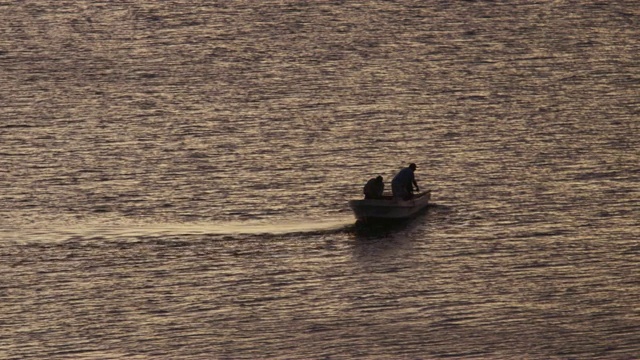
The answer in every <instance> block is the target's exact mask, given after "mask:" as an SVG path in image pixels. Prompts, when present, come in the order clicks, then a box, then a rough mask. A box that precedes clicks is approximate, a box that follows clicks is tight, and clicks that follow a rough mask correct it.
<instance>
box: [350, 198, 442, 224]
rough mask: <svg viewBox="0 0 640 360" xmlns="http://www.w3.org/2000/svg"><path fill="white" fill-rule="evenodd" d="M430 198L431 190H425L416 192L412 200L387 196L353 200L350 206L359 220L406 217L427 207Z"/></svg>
mask: <svg viewBox="0 0 640 360" xmlns="http://www.w3.org/2000/svg"><path fill="white" fill-rule="evenodd" d="M430 199H431V192H430V191H425V192H422V193H419V194H416V195H415V196H414V197H413V199H411V200H400V199H394V198H392V197H391V196H385V197H384V198H383V199H364V200H351V201H349V206H350V207H351V209H352V210H353V213H354V215H355V217H356V219H358V220H364V221H366V220H370V219H405V218H409V217H411V216H413V215H415V214H416V213H418V212H419V211H420V210H422V209H424V208H425V207H427V205H429V200H430Z"/></svg>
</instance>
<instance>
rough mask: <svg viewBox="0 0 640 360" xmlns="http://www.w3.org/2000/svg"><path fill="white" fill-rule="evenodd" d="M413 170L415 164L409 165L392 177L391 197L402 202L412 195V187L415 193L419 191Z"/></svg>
mask: <svg viewBox="0 0 640 360" xmlns="http://www.w3.org/2000/svg"><path fill="white" fill-rule="evenodd" d="M415 170H416V164H414V163H411V164H410V165H409V166H408V167H406V168H404V169H402V170H400V172H398V174H396V176H394V177H393V180H391V190H392V191H393V197H395V198H400V199H404V200H407V199H410V198H411V197H412V195H413V185H415V187H416V191H419V190H420V189H419V188H418V183H417V182H416V179H415V175H414V172H415Z"/></svg>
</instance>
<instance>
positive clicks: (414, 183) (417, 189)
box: [413, 178, 420, 192]
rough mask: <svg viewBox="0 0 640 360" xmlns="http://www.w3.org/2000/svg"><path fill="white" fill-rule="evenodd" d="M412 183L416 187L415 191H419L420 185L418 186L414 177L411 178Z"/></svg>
mask: <svg viewBox="0 0 640 360" xmlns="http://www.w3.org/2000/svg"><path fill="white" fill-rule="evenodd" d="M413 185H414V186H415V187H416V192H420V187H418V182H417V181H416V178H413Z"/></svg>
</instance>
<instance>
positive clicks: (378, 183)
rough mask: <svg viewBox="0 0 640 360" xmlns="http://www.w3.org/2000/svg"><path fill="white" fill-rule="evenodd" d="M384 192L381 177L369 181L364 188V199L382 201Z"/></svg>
mask: <svg viewBox="0 0 640 360" xmlns="http://www.w3.org/2000/svg"><path fill="white" fill-rule="evenodd" d="M383 191H384V181H383V179H382V176H378V177H375V178H371V179H369V181H367V184H366V185H365V186H364V191H363V192H364V198H365V199H382V192H383Z"/></svg>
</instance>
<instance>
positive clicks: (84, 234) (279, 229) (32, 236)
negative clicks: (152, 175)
mask: <svg viewBox="0 0 640 360" xmlns="http://www.w3.org/2000/svg"><path fill="white" fill-rule="evenodd" d="M353 223H354V220H353V218H351V217H345V218H333V219H291V220H283V221H276V222H265V221H245V222H226V223H205V222H202V223H164V224H74V225H71V226H57V227H50V228H32V229H20V230H1V231H0V242H19V243H20V242H64V241H67V240H74V239H76V240H77V239H84V240H90V239H103V240H105V239H106V240H108V239H120V240H121V239H127V238H149V237H154V238H155V237H164V236H167V237H188V236H220V237H226V236H259V235H287V234H304V233H330V232H339V231H344V230H346V229H348V228H349V227H352V226H353Z"/></svg>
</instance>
